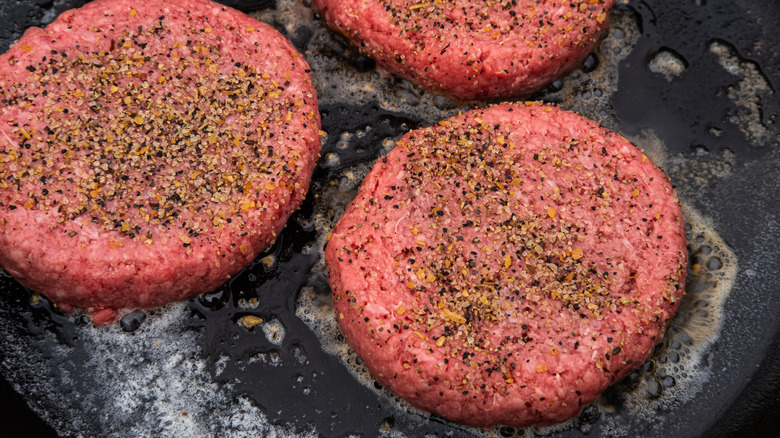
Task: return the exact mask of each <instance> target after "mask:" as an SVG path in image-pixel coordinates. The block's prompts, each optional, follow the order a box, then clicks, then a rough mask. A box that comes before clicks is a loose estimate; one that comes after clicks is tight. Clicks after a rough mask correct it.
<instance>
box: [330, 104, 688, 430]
mask: <svg viewBox="0 0 780 438" xmlns="http://www.w3.org/2000/svg"><path fill="white" fill-rule="evenodd" d="M325 257H326V262H327V267H328V270H329V273H330V284H331V287H332V289H333V296H334V300H335V307H336V312H337V315H338V321H339V323H340V326H341V329H342V331H343V332H344V335H345V336H346V339H347V341H348V342H349V344H350V345H351V346H352V347H353V348H354V350H355V351H356V353H357V354H358V355H359V356H360V357H361V358H362V359H363V361H364V362H365V364H366V366H367V367H368V369H369V370H370V371H371V373H372V374H373V376H374V377H375V378H376V379H377V380H378V381H379V382H381V383H382V385H384V386H386V387H387V388H389V389H391V390H392V391H394V392H395V393H397V394H398V395H399V396H401V397H402V398H404V399H405V400H407V401H408V402H409V403H411V404H412V405H414V406H417V407H419V408H421V409H424V410H427V411H430V412H435V413H437V414H439V415H441V416H443V417H446V418H449V419H451V420H455V421H458V422H463V423H466V424H470V425H475V426H491V425H496V424H503V425H509V426H528V425H532V424H550V423H555V422H560V421H563V420H565V419H567V418H569V417H571V416H573V415H576V414H577V413H578V412H579V411H580V410H581V409H582V407H583V406H584V405H585V404H587V403H588V402H590V401H592V400H593V399H594V398H595V397H596V396H597V395H599V393H601V392H602V391H603V390H604V389H605V388H607V386H609V385H610V384H611V383H613V382H615V381H616V380H617V379H619V378H621V377H622V376H624V375H625V374H626V373H628V372H630V371H631V370H633V369H635V368H637V367H638V366H639V365H641V364H642V363H643V362H644V360H645V358H646V357H647V356H648V355H649V354H650V353H651V352H652V350H653V347H654V346H655V345H656V344H657V343H658V342H659V341H660V340H661V337H662V336H663V334H664V330H665V328H666V326H667V323H668V322H669V319H670V318H671V317H672V316H673V315H674V313H675V311H676V309H677V307H678V305H679V302H680V299H681V298H682V296H683V293H684V284H685V269H686V263H687V253H686V239H685V231H684V225H683V219H682V216H681V213H680V207H679V204H678V201H677V198H676V196H675V193H674V191H673V190H672V187H671V186H670V185H669V183H668V180H667V178H666V177H665V176H664V174H663V173H662V171H661V170H660V169H659V168H658V167H656V166H655V165H654V164H653V163H652V162H650V161H649V160H648V159H647V158H646V157H645V156H644V155H643V154H642V152H640V151H639V150H637V149H636V148H635V147H634V146H632V145H631V144H630V143H629V142H628V141H627V140H625V139H624V138H623V137H621V136H620V135H618V134H615V133H614V132H611V131H609V130H607V129H605V128H603V127H600V126H599V125H598V124H596V123H594V122H592V121H590V120H587V119H584V118H582V117H580V116H578V115H577V114H574V113H571V112H567V111H563V110H560V109H558V108H556V107H552V106H537V105H531V106H523V105H513V104H512V105H510V104H503V105H497V106H493V107H490V108H489V109H484V110H473V111H470V112H467V113H465V114H463V115H461V116H458V117H454V118H451V119H447V120H444V121H442V122H440V123H439V124H438V125H436V126H434V127H430V128H425V129H418V130H414V131H411V132H409V133H408V134H406V135H405V136H404V137H403V138H401V140H399V141H398V143H397V145H396V147H395V149H393V151H391V152H390V153H389V154H388V155H387V156H385V157H383V158H381V159H380V160H379V161H378V162H377V163H376V164H375V166H374V168H373V169H372V170H371V172H370V173H369V174H368V176H367V177H366V178H365V180H364V181H363V183H362V185H361V187H360V190H359V192H358V194H357V197H356V199H355V200H354V201H353V202H352V204H351V205H350V206H349V207H348V209H347V211H346V212H345V213H344V215H343V217H342V218H341V219H340V220H339V223H338V224H337V226H336V227H335V229H334V230H333V234H332V236H331V238H330V240H329V242H328V244H327V248H326V251H325Z"/></svg>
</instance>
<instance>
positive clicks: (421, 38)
mask: <svg viewBox="0 0 780 438" xmlns="http://www.w3.org/2000/svg"><path fill="white" fill-rule="evenodd" d="M614 3H615V1H614V0H565V1H559V0H541V1H515V0H500V1H485V0H447V1H430V0H314V5H315V8H317V9H319V10H320V11H322V13H323V15H324V17H325V20H326V21H327V23H328V26H330V27H331V28H332V29H334V30H336V31H338V32H340V33H342V34H343V35H345V36H346V37H347V38H349V39H350V40H352V41H353V42H354V43H355V44H356V45H357V46H358V47H359V49H360V50H361V51H362V52H363V53H364V54H366V55H367V56H370V57H371V58H374V59H375V60H376V61H377V62H378V63H379V64H381V65H382V66H383V67H384V68H386V69H387V70H389V71H390V72H393V73H396V74H399V75H401V76H403V77H406V78H409V79H411V80H412V81H414V82H416V83H417V84H419V85H420V86H421V87H422V88H425V89H428V90H431V91H434V92H441V93H444V94H447V95H449V96H451V97H453V98H455V99H459V100H479V99H491V98H506V97H512V96H517V95H523V94H528V93H530V92H532V91H534V90H537V89H538V88H540V87H542V86H544V85H546V84H548V83H550V82H552V81H553V80H555V78H556V77H558V76H559V75H561V73H563V72H565V71H567V70H569V69H571V68H572V67H574V66H575V65H577V64H578V63H580V62H581V61H582V60H583V59H584V58H585V57H586V56H587V54H588V53H590V52H591V51H592V50H593V48H594V47H595V46H596V43H597V41H598V38H599V36H600V35H601V33H602V32H603V31H604V29H605V28H606V25H607V18H608V16H609V10H610V8H611V7H612V6H613V5H614Z"/></svg>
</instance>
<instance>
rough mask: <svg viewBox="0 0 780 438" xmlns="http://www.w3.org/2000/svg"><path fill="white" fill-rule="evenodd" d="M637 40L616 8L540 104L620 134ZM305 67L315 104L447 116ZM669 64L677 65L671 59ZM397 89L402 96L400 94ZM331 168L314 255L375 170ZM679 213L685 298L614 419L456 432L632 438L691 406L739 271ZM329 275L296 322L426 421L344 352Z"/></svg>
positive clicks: (389, 87) (659, 151) (608, 409)
mask: <svg viewBox="0 0 780 438" xmlns="http://www.w3.org/2000/svg"><path fill="white" fill-rule="evenodd" d="M282 3H284V2H282ZM280 6H281V5H280ZM282 9H283V7H282ZM640 34H641V33H640V32H639V30H638V27H637V23H636V17H634V16H633V15H632V14H631V13H630V12H629V11H628V10H626V9H621V8H615V9H614V10H613V16H612V18H611V24H610V26H609V29H608V33H607V35H606V36H605V38H604V40H603V41H602V43H601V46H600V47H599V50H598V52H597V55H596V56H597V59H596V60H595V61H594V60H593V59H589V60H587V61H586V65H585V66H583V68H581V69H580V70H577V71H574V72H572V73H570V74H569V75H568V76H566V77H564V78H562V79H560V80H558V81H556V82H555V83H553V84H552V85H551V86H550V88H549V89H548V90H547V92H546V93H545V94H544V96H543V97H544V98H545V100H550V101H554V102H558V103H559V104H560V105H561V106H562V107H563V108H566V109H570V110H573V111H575V112H578V113H580V114H582V115H584V116H586V117H589V118H591V119H594V120H598V121H600V122H601V123H602V124H604V125H605V126H607V127H615V126H617V122H616V119H615V117H614V114H613V112H612V108H611V107H610V104H609V99H610V96H611V95H612V93H613V92H614V90H615V86H614V84H616V83H617V71H618V63H619V62H620V61H621V60H622V59H623V58H625V57H626V56H627V55H628V54H629V53H630V52H631V50H632V49H633V47H634V45H635V43H636V40H637V39H638V37H639V35H640ZM329 38H331V37H330V36H329V35H328V34H327V33H325V34H324V35H323V34H315V36H314V37H312V40H311V41H312V42H311V43H310V46H312V47H317V46H318V45H321V46H319V49H315V50H313V51H315V52H316V51H317V50H319V52H320V53H322V51H323V50H322V46H326V45H327V44H334V43H333V42H332V41H330V40H329ZM659 55H661V56H663V54H659ZM310 62H311V63H312V66H313V68H314V70H315V75H316V74H317V73H316V72H319V74H325V75H328V77H327V80H325V81H315V82H318V83H321V84H330V86H329V87H328V88H325V89H323V90H320V89H318V92H319V91H321V95H320V101H321V102H323V103H331V102H346V101H350V102H354V101H358V102H372V101H376V100H377V99H379V101H380V102H381V103H380V104H381V105H387V102H385V101H382V99H381V96H387V95H388V93H391V94H394V95H395V96H396V97H398V96H399V95H400V96H408V95H409V94H410V93H411V94H414V95H415V96H417V97H418V99H414V101H413V102H412V103H410V102H409V99H399V101H397V102H396V103H394V104H393V105H390V106H387V108H392V109H399V110H403V111H408V112H411V113H413V114H415V115H417V116H418V117H420V118H421V119H422V120H423V121H431V122H435V121H437V120H440V119H442V118H445V117H448V116H450V115H451V114H452V113H453V111H451V110H450V109H449V108H447V105H443V104H442V102H443V98H441V97H438V98H437V97H436V96H431V95H428V94H425V93H422V92H421V91H420V90H418V89H416V88H415V87H414V86H412V85H411V84H408V83H405V81H400V82H393V81H388V80H386V79H385V78H383V77H381V76H380V75H378V74H377V73H375V72H366V73H361V72H354V71H350V72H349V74H347V73H344V72H345V71H346V70H348V69H349V68H348V67H345V66H344V64H343V63H340V62H338V59H336V58H331V57H328V56H325V55H315V56H313V57H312V58H311V59H310ZM670 62H672V63H674V64H675V65H677V64H676V63H675V62H674V60H672V61H670ZM666 67H668V69H665V70H663V73H662V74H664V73H668V72H671V71H672V70H675V69H676V67H675V66H670V65H667V66H666ZM675 71H676V70H675ZM325 72H333V73H325ZM659 73H660V72H659ZM680 73H681V71H680ZM334 84H337V85H334ZM399 89H403V90H405V91H404V92H402V93H398V90H399ZM459 109H461V110H466V109H468V108H467V107H464V108H459ZM332 135H337V136H338V138H339V142H338V144H337V147H336V151H335V152H332V154H333V155H336V156H337V155H338V154H339V153H340V152H341V151H345V152H344V153H347V151H348V150H349V149H350V148H353V147H357V146H358V145H359V142H360V138H361V135H360V133H359V132H348V131H342V132H338V133H335V134H332ZM399 136H400V135H399ZM396 139H397V138H396ZM394 140H395V139H387V140H385V141H384V142H383V144H382V149H381V150H380V152H379V156H381V155H384V154H385V153H387V152H388V151H389V150H391V149H392V148H393V147H394V145H395V141H394ZM633 140H634V143H635V144H637V145H638V146H639V147H640V148H642V149H645V148H646V150H645V153H646V154H647V155H648V156H649V157H651V159H653V160H654V162H656V163H657V164H659V165H661V167H662V168H663V167H664V165H665V164H666V163H668V162H669V158H668V154H667V152H666V150H665V147H664V145H663V143H662V142H661V141H660V140H659V139H658V138H657V137H656V136H655V135H654V134H653V133H651V132H645V133H644V138H639V139H633ZM333 160H334V159H333V158H332V157H326V167H327V168H329V169H332V171H331V178H330V180H329V181H327V182H315V186H313V188H312V190H314V193H316V197H315V206H314V214H313V217H314V218H315V221H316V222H317V228H318V229H320V230H324V231H323V232H322V233H320V235H319V239H318V242H317V245H318V247H320V248H324V247H325V244H326V243H327V235H328V231H329V230H331V229H333V227H334V226H335V224H336V222H337V221H338V218H340V217H341V214H342V213H343V212H344V210H345V209H346V207H347V206H348V204H349V203H350V202H351V200H352V199H353V198H354V196H355V194H356V192H357V189H358V187H359V185H360V182H361V181H362V179H363V177H365V175H366V174H367V173H368V171H369V170H370V168H371V164H372V163H361V164H357V165H353V166H348V167H343V168H339V166H338V165H332V163H333ZM683 210H684V215H685V218H686V231H687V233H688V239H689V254H690V263H689V267H688V268H689V273H688V282H687V285H686V297H685V298H684V300H683V301H682V304H681V306H680V309H679V311H678V314H677V316H676V317H675V318H674V320H673V322H672V324H671V327H670V328H669V330H668V332H667V335H666V336H665V337H664V339H663V341H662V343H661V344H659V346H658V347H657V348H656V351H655V352H654V353H653V355H652V356H651V357H650V358H649V359H648V361H647V362H646V363H645V364H644V365H643V366H641V367H640V368H639V369H638V370H637V371H635V372H634V373H633V374H631V375H630V376H628V377H627V378H625V379H624V380H623V381H621V382H619V383H618V384H616V385H615V386H614V387H613V389H610V390H611V391H619V392H620V397H621V398H622V399H625V400H626V403H624V404H623V407H622V408H621V409H620V410H619V411H617V410H616V409H615V407H614V406H611V405H610V403H609V401H608V399H607V398H606V397H601V398H599V399H597V400H596V401H595V402H594V403H592V404H591V405H590V406H589V407H587V408H586V410H585V411H584V412H583V414H582V415H581V416H580V417H579V418H573V419H571V420H569V421H567V422H564V423H562V424H559V425H555V426H551V427H545V428H528V429H517V430H515V429H513V428H506V427H504V428H501V427H497V428H494V429H490V430H481V429H476V428H468V427H462V426H458V427H459V428H460V430H461V432H464V433H466V434H468V435H473V436H524V437H528V436H536V435H539V436H547V435H550V434H553V433H555V432H558V431H562V430H570V429H572V428H579V429H580V431H581V432H583V433H589V432H590V431H591V430H594V429H599V428H600V429H601V432H602V433H612V432H617V431H621V430H622V431H621V433H623V434H627V433H628V434H630V431H628V430H625V428H626V424H630V423H631V422H632V421H634V422H635V421H642V422H646V423H648V424H650V423H658V424H659V425H656V426H654V427H660V424H662V421H663V416H662V413H663V411H665V410H668V409H671V408H672V407H674V406H675V405H676V404H679V403H683V402H685V401H687V400H689V399H690V398H692V397H694V396H695V395H696V394H697V393H698V392H699V391H700V390H701V388H702V386H703V385H704V384H705V383H706V382H707V380H708V379H709V378H710V377H711V375H712V370H711V369H710V368H708V365H707V364H706V363H704V362H703V361H702V357H703V356H704V355H705V354H706V352H707V351H708V349H709V347H710V346H711V345H712V343H713V342H714V341H715V340H716V339H717V338H718V335H719V333H720V327H721V320H722V304H723V301H724V300H725V298H726V297H727V296H728V293H729V292H730V290H731V287H732V284H733V281H734V278H735V275H736V270H737V263H736V257H735V256H734V254H733V253H732V252H731V251H730V250H729V248H728V246H727V245H726V244H725V242H723V240H722V239H721V238H720V237H719V236H718V234H717V232H716V230H715V228H714V227H713V225H712V223H710V222H709V221H708V220H707V219H706V218H705V217H704V216H703V215H702V214H701V213H699V212H697V211H694V210H693V209H691V208H690V207H687V206H685V203H683ZM326 276H327V272H326V268H325V266H324V261H322V260H321V261H320V262H319V263H318V264H317V265H315V267H314V268H313V270H312V272H311V278H312V279H313V280H312V281H311V282H310V283H309V285H307V286H305V287H304V288H303V289H302V290H301V292H300V294H299V298H298V303H297V309H296V315H297V316H298V317H299V318H301V319H302V320H303V321H304V322H305V323H306V324H307V325H308V326H309V327H310V328H311V330H312V331H313V332H314V333H316V334H317V335H318V337H319V339H320V341H321V343H322V345H323V349H324V350H325V351H326V352H328V353H330V354H332V355H333V356H335V357H336V358H338V359H339V360H340V361H341V362H342V363H343V364H344V365H345V366H346V367H347V368H348V369H349V370H350V371H351V373H352V374H353V376H354V377H355V378H356V379H357V380H358V381H359V382H361V383H362V384H363V385H364V386H365V387H367V388H370V389H371V390H373V391H374V392H375V393H376V394H377V395H378V396H379V397H383V398H386V399H390V400H394V401H395V403H396V411H397V415H402V414H400V413H404V412H405V413H410V414H411V415H415V416H423V417H424V416H426V415H427V414H425V413H424V412H421V411H419V410H417V409H415V408H413V407H411V406H410V405H408V404H407V403H406V402H404V401H403V400H401V399H399V398H398V397H396V396H394V395H393V394H391V393H389V392H388V391H386V390H385V389H383V388H382V387H381V386H380V385H379V384H378V382H376V381H375V380H374V379H373V378H372V377H371V375H370V373H369V372H368V370H367V369H366V368H365V366H364V365H363V363H362V361H361V360H360V358H359V357H358V356H357V355H356V354H355V352H354V351H353V350H352V349H351V348H350V347H349V345H348V344H347V343H346V341H345V339H344V337H343V335H342V334H341V332H340V330H339V328H338V323H337V321H336V318H335V314H334V310H333V302H332V298H331V296H330V291H329V290H326V289H324V288H323V287H322V286H321V285H322V284H324V282H325V280H326ZM599 420H602V421H601V422H599ZM378 432H380V433H383V434H390V435H391V436H403V433H402V432H401V431H398V430H394V429H393V426H392V425H391V424H387V423H385V424H383V425H382V426H381V428H380V430H379V431H378Z"/></svg>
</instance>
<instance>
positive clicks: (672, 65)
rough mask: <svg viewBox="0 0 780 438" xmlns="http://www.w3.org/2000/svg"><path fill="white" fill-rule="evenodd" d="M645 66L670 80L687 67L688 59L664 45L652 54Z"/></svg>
mask: <svg viewBox="0 0 780 438" xmlns="http://www.w3.org/2000/svg"><path fill="white" fill-rule="evenodd" d="M647 67H648V68H649V69H650V71H651V72H653V73H656V74H660V75H662V76H663V77H664V78H666V80H667V81H669V82H671V81H672V80H674V78H676V77H678V76H680V75H681V74H682V73H683V72H684V71H685V69H686V68H688V61H687V60H686V59H685V58H684V57H683V56H682V55H680V54H679V53H677V52H676V51H674V50H672V49H670V48H668V47H664V48H662V49H660V50H659V51H658V52H657V53H656V54H655V55H653V57H652V58H651V59H650V61H649V62H648V64H647Z"/></svg>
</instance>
